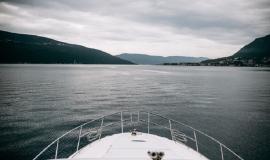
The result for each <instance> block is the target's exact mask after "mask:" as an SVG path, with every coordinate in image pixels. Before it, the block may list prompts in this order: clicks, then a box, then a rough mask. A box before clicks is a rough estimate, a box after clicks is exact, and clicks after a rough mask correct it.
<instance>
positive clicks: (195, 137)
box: [193, 130, 199, 152]
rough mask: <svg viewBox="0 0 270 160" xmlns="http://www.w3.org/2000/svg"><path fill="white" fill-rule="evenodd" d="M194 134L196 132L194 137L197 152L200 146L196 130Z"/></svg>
mask: <svg viewBox="0 0 270 160" xmlns="http://www.w3.org/2000/svg"><path fill="white" fill-rule="evenodd" d="M193 134H194V139H195V144H196V150H197V152H199V147H198V142H197V136H196V132H195V130H193Z"/></svg>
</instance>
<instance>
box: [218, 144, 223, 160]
mask: <svg viewBox="0 0 270 160" xmlns="http://www.w3.org/2000/svg"><path fill="white" fill-rule="evenodd" d="M219 146H220V153H221V160H224V157H223V149H222V145H221V144H219Z"/></svg>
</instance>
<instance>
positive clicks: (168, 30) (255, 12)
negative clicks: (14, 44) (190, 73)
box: [0, 0, 270, 58]
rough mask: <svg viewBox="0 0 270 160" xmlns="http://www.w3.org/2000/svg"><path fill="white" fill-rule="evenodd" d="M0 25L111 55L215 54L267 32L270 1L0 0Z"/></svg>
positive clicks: (226, 52) (229, 51)
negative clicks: (99, 50) (95, 49)
mask: <svg viewBox="0 0 270 160" xmlns="http://www.w3.org/2000/svg"><path fill="white" fill-rule="evenodd" d="M0 29H1V30H6V31H11V32H18V33H27V34H36V35H41V36H46V37H50V38H54V39H57V40H60V41H64V42H69V43H76V44H81V45H85V46H87V47H91V48H97V49H101V50H103V51H106V52H109V53H110V54H113V55H115V54H120V53H144V54H150V55H162V56H169V55H182V56H206V57H210V58H217V57H223V56H228V55H231V54H233V53H235V52H236V51H238V50H239V49H240V48H241V47H242V46H243V45H245V44H247V43H249V42H251V41H252V40H254V38H256V37H261V36H265V35H267V34H270V1H269V0H4V1H3V0H0Z"/></svg>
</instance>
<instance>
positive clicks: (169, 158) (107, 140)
mask: <svg viewBox="0 0 270 160" xmlns="http://www.w3.org/2000/svg"><path fill="white" fill-rule="evenodd" d="M210 144H211V146H210ZM207 149H208V150H207ZM212 151H213V152H214V153H216V154H212V156H213V157H214V158H213V157H208V155H209V153H211V152H212ZM210 155H211V154H210ZM39 159H59V160H60V159H61V160H64V159H69V160H208V159H220V160H225V159H239V160H243V158H241V157H240V156H239V155H238V154H236V153H235V152H234V151H232V150H231V149H230V148H228V147H226V146H225V145H224V144H222V143H221V142H219V141H218V140H216V139H215V138H213V137H211V136H209V135H207V134H206V133H203V132H202V131H199V130H197V129H195V128H193V127H191V126H189V125H186V124H184V123H181V122H178V121H175V120H172V119H169V118H166V117H164V116H161V115H158V114H155V113H150V112H145V111H138V112H128V111H121V112H117V113H113V114H110V115H106V116H102V117H100V118H98V119H94V120H91V121H89V122H86V123H84V124H82V125H80V126H78V127H76V128H74V129H72V130H70V131H68V132H66V133H65V134H63V135H62V136H60V137H59V138H57V139H56V140H54V141H53V142H52V143H51V144H49V145H48V146H47V147H45V148H44V149H43V150H42V151H41V152H40V153H39V154H38V155H37V156H36V157H35V158H34V159H33V160H39Z"/></svg>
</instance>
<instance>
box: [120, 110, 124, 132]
mask: <svg viewBox="0 0 270 160" xmlns="http://www.w3.org/2000/svg"><path fill="white" fill-rule="evenodd" d="M121 131H122V133H123V132H124V127H123V112H121Z"/></svg>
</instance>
